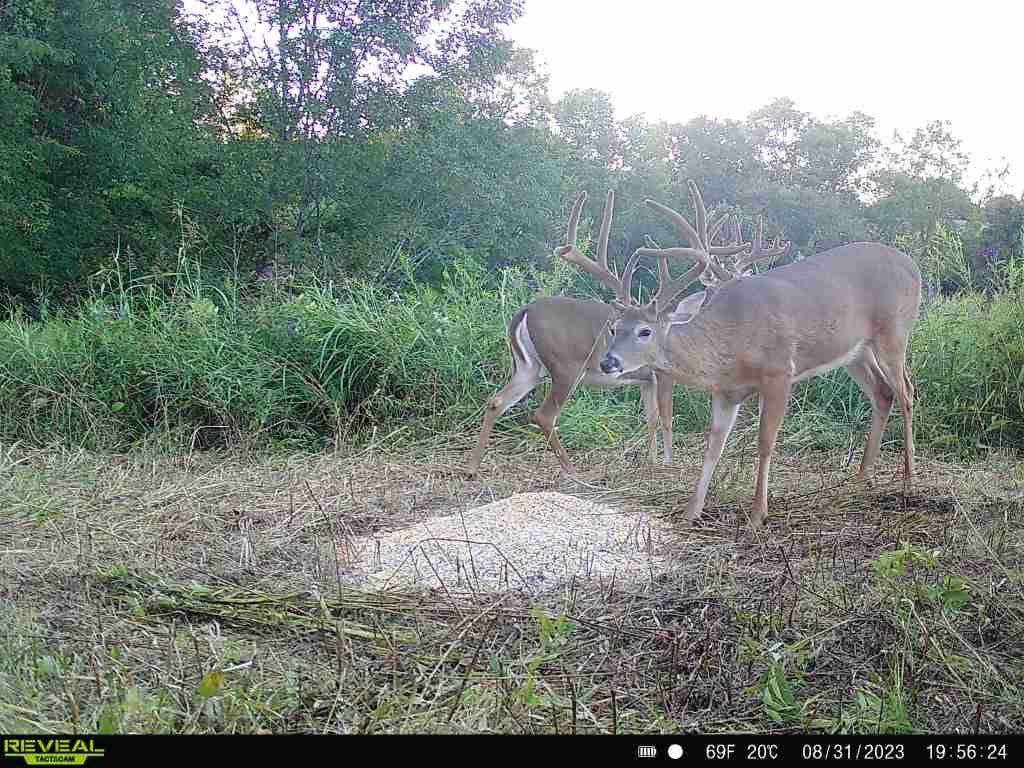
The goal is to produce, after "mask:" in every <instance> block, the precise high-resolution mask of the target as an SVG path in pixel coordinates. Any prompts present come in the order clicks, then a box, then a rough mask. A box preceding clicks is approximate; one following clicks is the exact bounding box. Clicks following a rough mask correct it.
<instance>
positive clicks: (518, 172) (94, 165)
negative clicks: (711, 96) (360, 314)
mask: <svg viewBox="0 0 1024 768" xmlns="http://www.w3.org/2000/svg"><path fill="white" fill-rule="evenodd" d="M521 5H522V3H521V2H520V0H466V2H462V3H458V4H454V3H449V2H440V1H439V0H406V1H405V2H400V3H399V2H392V1H390V0H197V1H196V2H194V3H192V4H190V7H196V8H199V9H200V10H201V13H200V14H198V15H189V14H187V13H186V12H185V10H184V8H183V5H182V3H181V2H178V1H177V0H4V2H0V287H2V288H3V292H4V293H5V294H6V295H7V296H8V297H9V299H12V300H14V301H15V302H17V303H19V304H21V305H23V306H25V307H28V308H30V309H32V310H34V311H37V310H38V309H39V307H40V306H41V303H45V302H58V303H61V302H65V301H77V300H79V299H81V298H82V297H83V296H84V295H86V294H87V293H88V291H89V290H90V288H91V287H92V286H93V282H92V280H93V278H95V277H96V276H97V275H102V274H104V273H105V272H108V271H109V270H110V269H112V268H116V269H117V271H118V273H119V274H125V275H128V276H130V277H131V278H138V277H142V276H148V277H149V278H151V279H152V280H153V281H154V282H156V283H157V284H159V282H160V281H161V279H163V276H170V275H175V274H176V273H178V272H180V266H181V260H182V258H183V257H184V256H187V258H188V259H190V260H192V261H193V262H198V263H201V264H202V266H203V269H204V275H205V276H206V277H211V278H215V279H217V280H220V279H222V278H224V277H229V278H232V279H233V280H234V282H235V284H238V283H245V282H247V281H250V280H253V279H256V278H257V277H259V276H267V275H270V274H271V273H274V274H277V275H281V274H288V273H290V272H292V271H294V270H309V271H311V272H315V273H316V274H317V275H319V276H321V277H326V278H330V277H332V276H347V277H365V278H368V279H376V280H382V281H391V282H393V283H394V284H395V287H396V288H399V287H400V286H399V283H400V282H401V278H400V277H399V276H402V275H410V274H411V275H412V276H413V277H414V279H417V280H422V281H425V282H427V283H432V284H438V283H439V281H440V279H441V275H442V272H443V271H444V270H445V269H446V268H449V267H450V266H451V265H453V264H455V263H460V262H461V261H465V260H474V261H476V262H478V263H480V264H483V265H484V266H487V267H491V268H493V267H495V266H499V265H506V264H517V263H518V264H522V263H531V262H539V263H545V262H547V261H548V260H549V259H550V258H551V256H550V254H551V249H552V247H553V246H554V245H556V244H557V243H558V242H559V238H560V237H561V235H562V230H563V227H564V221H565V216H566V213H567V210H568V207H569V205H570V204H571V202H572V200H573V198H574V197H575V193H576V191H577V190H578V189H581V188H582V189H586V190H587V191H588V192H589V193H590V199H591V201H592V202H591V204H590V206H589V207H588V212H587V213H588V216H592V217H593V216H597V215H599V206H600V201H603V199H604V192H605V190H607V189H608V188H615V189H616V190H617V195H618V198H617V199H618V203H617V215H616V218H615V221H614V222H613V231H612V243H613V248H614V252H615V253H625V252H628V251H629V250H632V249H633V248H634V247H636V246H638V245H641V244H642V243H643V240H644V237H645V235H647V234H648V233H650V234H652V235H654V236H655V237H662V238H665V239H669V238H670V237H671V235H670V233H668V232H666V231H664V230H662V229H661V224H660V223H659V221H658V220H656V219H654V218H653V217H651V216H650V214H649V213H648V212H647V210H646V208H645V207H644V206H642V205H641V202H642V199H643V198H644V197H647V196H651V197H655V198H657V199H659V200H663V201H667V202H668V203H669V204H672V205H676V206H680V207H681V208H683V209H685V207H686V200H687V196H686V193H685V183H686V180H687V179H688V178H694V179H696V180H697V181H698V183H699V184H700V185H701V189H702V190H703V192H704V195H705V198H706V201H707V202H708V204H709V206H712V205H725V206H731V207H734V208H735V209H736V210H737V211H740V212H742V213H743V214H744V215H745V216H746V217H747V218H746V221H747V226H748V227H749V226H750V217H751V216H752V215H755V214H762V213H763V214H764V215H765V217H766V221H767V226H768V231H769V233H770V234H776V233H782V234H783V235H784V236H785V237H786V238H787V239H789V240H791V241H792V242H793V243H794V245H795V246H796V248H795V249H794V253H809V252H813V251H815V250H818V249H821V248H824V247H827V246H830V245H834V244H838V243H841V242H847V241H850V240H857V239H868V238H870V239H882V240H885V241H887V242H894V243H897V244H899V245H901V246H902V247H904V248H906V249H907V250H908V251H910V252H911V253H913V254H914V255H915V257H917V258H918V259H919V261H920V263H921V265H922V268H923V269H924V270H925V274H926V278H927V279H928V281H929V287H930V289H931V290H932V291H935V290H938V289H943V290H946V291H950V290H956V289H958V288H967V287H970V288H982V289H987V288H990V287H993V286H995V287H998V285H999V284H1000V281H1001V280H1003V279H1004V278H1005V275H1006V272H1007V269H1008V267H1007V265H1008V264H1010V263H1011V260H1012V259H1013V258H1015V256H1016V255H1018V254H1019V252H1020V248H1021V239H1022V227H1024V201H1022V200H1021V199H1020V198H1016V197H1012V196H1006V195H997V194H995V193H994V191H993V190H994V189H995V188H996V187H992V188H991V189H979V188H971V187H969V186H968V185H967V181H966V170H967V162H968V159H967V157H966V156H965V155H964V153H963V152H962V150H961V146H960V142H959V141H958V140H957V138H956V137H955V136H954V135H953V134H952V133H951V132H950V129H949V127H948V126H947V125H946V124H944V123H942V122H934V123H931V124H929V125H926V126H924V127H922V128H921V129H919V130H918V131H916V132H915V133H914V134H913V135H911V136H909V137H902V138H901V137H896V138H894V140H893V141H891V142H889V143H883V142H881V141H879V139H878V138H877V137H876V136H875V131H874V120H873V119H872V118H871V117H870V116H868V115H865V114H861V113H854V114H851V115H848V116H846V117H844V118H841V119H834V120H822V119H818V118H815V117H813V116H811V115H810V114H808V113H806V112H803V111H801V110H800V109H799V108H798V106H797V105H795V104H794V103H793V102H792V101H790V100H787V99H776V100H774V101H770V102H769V103H767V104H766V105H765V106H764V107H762V108H760V109H758V110H756V111H754V112H753V113H751V114H750V115H749V116H748V117H747V118H746V119H745V120H742V121H733V120H722V119H716V118H713V117H708V116H704V117H698V118H695V119H693V120H691V121H689V122H686V123H667V122H651V121H648V120H645V119H644V118H642V117H637V116H632V117H625V118H624V119H618V118H617V117H616V116H615V115H614V113H613V110H612V106H611V104H610V101H609V99H608V96H607V95H606V94H604V93H601V92H597V91H572V92H569V93H567V94H565V95H564V96H563V97H562V98H560V99H559V100H557V101H556V102H552V101H551V100H550V98H549V95H548V91H547V84H546V81H545V79H544V77H542V76H541V74H540V73H539V71H538V69H537V68H536V66H535V63H534V61H533V58H532V56H531V54H530V52H528V51H524V50H520V49H518V48H516V47H515V46H514V45H513V44H512V43H511V42H510V41H509V39H508V37H507V27H508V25H509V24H510V23H511V22H512V21H514V20H515V19H516V18H517V17H518V15H519V14H520V13H521V11H522V8H521ZM675 98H685V92H683V93H681V94H680V95H679V96H676V97H675ZM652 106H653V105H652ZM992 181H995V182H997V181H998V179H997V178H994V177H993V179H992ZM399 264H401V268H399V267H398V265H399ZM167 279H168V280H171V279H172V278H170V277H167Z"/></svg>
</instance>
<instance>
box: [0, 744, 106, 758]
mask: <svg viewBox="0 0 1024 768" xmlns="http://www.w3.org/2000/svg"><path fill="white" fill-rule="evenodd" d="M4 757H6V758H12V759H13V758H18V757H21V758H24V760H25V763H26V764H27V765H84V764H85V761H86V760H88V759H89V758H90V757H103V749H102V748H98V747H96V745H95V744H93V740H92V739H53V738H49V739H40V738H27V739H23V738H17V739H8V738H5V739H4Z"/></svg>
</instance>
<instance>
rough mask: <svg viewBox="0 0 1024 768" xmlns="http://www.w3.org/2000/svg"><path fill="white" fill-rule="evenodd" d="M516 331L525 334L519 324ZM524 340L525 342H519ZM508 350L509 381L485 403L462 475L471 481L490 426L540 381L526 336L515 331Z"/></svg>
mask: <svg viewBox="0 0 1024 768" xmlns="http://www.w3.org/2000/svg"><path fill="white" fill-rule="evenodd" d="M518 327H519V328H522V329H523V330H524V331H525V328H524V326H523V324H522V323H521V324H520V325H519V326H518ZM524 336H525V338H523V337H524ZM510 346H511V348H512V366H513V369H514V370H513V373H512V378H511V379H509V381H508V383H507V384H506V385H505V386H504V387H502V389H501V390H500V391H498V393H497V394H495V395H494V397H492V398H491V399H490V400H489V401H488V402H487V406H486V408H485V410H484V422H483V426H482V428H481V429H480V437H479V438H478V439H477V443H476V447H475V448H474V449H473V453H472V455H471V456H470V458H469V462H468V463H467V464H466V469H465V471H466V474H467V475H469V476H470V477H473V476H474V475H475V474H476V472H477V470H478V469H479V468H480V462H481V461H482V460H483V456H484V451H486V450H487V443H488V441H489V440H490V437H491V431H492V430H493V429H494V423H495V422H496V421H497V420H498V419H500V418H501V417H502V415H504V414H505V412H506V411H508V409H509V408H511V407H512V406H513V405H515V404H516V403H518V402H519V401H520V400H522V399H523V398H524V397H526V396H527V395H528V394H530V392H532V391H533V390H534V388H536V386H537V385H538V384H540V382H541V380H542V379H543V378H544V366H543V365H541V362H540V360H539V359H538V358H537V355H536V352H535V350H534V349H533V343H532V342H530V340H529V336H528V335H527V334H523V333H522V332H521V331H519V330H517V331H516V332H515V333H513V335H512V338H511V340H510Z"/></svg>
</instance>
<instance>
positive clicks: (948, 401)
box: [0, 255, 1024, 455]
mask: <svg viewBox="0 0 1024 768" xmlns="http://www.w3.org/2000/svg"><path fill="white" fill-rule="evenodd" d="M396 269H397V273H398V274H399V276H400V282H401V283H402V285H403V286H404V287H403V288H402V289H401V291H394V290H393V289H391V288H389V287H387V286H386V285H381V284H379V283H375V282H368V281H365V280H350V281H347V282H344V283H341V284H333V283H326V282H323V281H318V280H305V281H302V280H300V281H297V282H295V283H293V286H292V288H291V290H290V291H289V292H282V291H279V290H277V289H275V288H271V287H265V288H264V289H263V290H261V291H260V292H257V293H255V294H247V293H244V292H240V290H239V288H238V287H237V286H234V285H232V284H231V283H230V282H223V281H222V282H220V283H219V284H204V283H203V282H202V281H203V280H205V279H206V278H205V277H204V276H203V275H204V272H203V271H202V270H200V269H199V266H198V264H197V263H193V262H191V261H190V260H189V259H188V258H187V257H185V258H183V261H182V262H181V269H180V272H179V277H178V278H177V282H176V283H175V287H174V289H173V291H172V292H171V293H170V294H169V295H167V296H166V297H165V296H164V294H162V293H161V292H160V291H159V290H157V288H156V286H155V285H154V284H153V282H152V281H146V280H135V281H132V280H130V279H129V277H128V275H127V274H125V273H124V271H117V270H115V271H112V272H109V273H107V274H106V275H105V276H104V278H103V279H102V280H101V281H99V282H98V283H97V284H96V287H95V294H94V297H93V298H92V299H90V300H89V301H87V302H85V303H84V304H83V305H82V306H81V307H80V308H79V309H78V310H76V311H74V312H65V313H61V314H56V315H52V316H47V317H46V319H45V321H43V322H38V321H30V320H27V319H26V318H25V317H24V315H23V313H20V312H15V313H13V314H12V315H11V316H10V318H9V319H8V320H7V321H6V322H4V323H2V324H0V434H3V435H6V436H9V437H12V438H18V439H23V440H27V441H29V442H31V443H34V444H46V443H48V442H50V441H53V440H59V441H63V442H69V443H72V444H81V445H88V446H119V445H123V444H125V443H131V442H133V441H137V440H141V439H145V438H146V437H147V436H150V435H153V434H167V435H171V436H177V437H176V438H175V439H179V440H188V441H191V442H192V444H195V445H220V444H224V443H225V442H234V441H239V440H246V441H251V440H256V441H265V440H273V441H286V442H292V443H298V444H304V445H309V446H317V445H321V444H323V443H324V442H326V441H331V440H336V439H339V438H340V437H341V436H343V435H344V436H346V439H353V440H354V439H359V437H360V435H362V434H364V428H366V429H370V428H371V427H372V428H376V429H377V430H378V432H382V433H384V434H387V433H390V432H392V431H395V430H408V429H415V430H427V431H429V432H431V433H436V432H444V433H464V432H472V431H474V430H475V429H477V428H478V425H479V419H480V418H481V410H482V408H483V406H484V403H485V402H486V400H487V399H488V398H489V397H490V396H491V395H492V394H493V393H494V392H495V391H496V390H497V389H498V388H500V387H501V386H502V385H503V384H504V383H505V381H506V380H507V377H508V375H509V373H510V369H509V365H510V362H509V358H508V352H507V342H506V335H507V325H508V321H509V320H510V318H511V317H512V315H513V314H514V313H515V312H516V310H518V309H519V308H520V307H521V306H523V305H524V304H525V303H526V302H528V301H530V300H531V299H532V298H534V297H535V296H537V295H548V294H551V293H558V292H562V291H565V292H568V293H586V292H587V291H586V290H580V289H579V288H577V287H575V285H574V284H573V283H570V282H568V280H569V279H574V280H575V279H578V278H579V276H578V275H577V274H575V273H574V272H573V271H572V270H570V269H569V268H568V267H566V266H564V265H561V264H560V265H558V267H557V268H556V269H553V270H550V271H549V270H540V269H522V268H519V267H513V268H506V269H501V270H499V271H498V272H497V273H494V272H492V271H490V270H489V269H488V267H486V266H485V265H484V264H483V263H482V260H481V259H473V258H471V257H470V256H468V255H467V256H464V257H463V258H462V259H460V260H459V261H458V262H456V263H455V264H454V265H453V266H451V267H450V268H447V269H445V270H444V271H443V274H442V275H441V277H440V283H439V285H431V284H429V283H425V282H421V281H419V280H417V279H416V278H415V277H414V276H413V275H412V274H411V272H412V271H413V270H414V269H415V266H414V265H412V264H411V263H409V261H408V260H407V259H399V266H398V267H397V268H396ZM583 287H584V288H588V289H589V287H588V286H583ZM1018 295H1019V294H1018ZM910 358H911V371H912V375H913V380H914V383H915V387H916V390H917V397H916V412H915V420H914V428H915V435H916V439H917V441H918V443H919V445H924V446H929V447H931V448H933V449H938V450H943V451H955V452H958V453H961V454H963V455H969V454H971V453H974V452H976V451H979V450H983V449H985V448H987V447H990V446H994V447H1005V448H1017V449H1020V448H1022V447H1024V400H1022V398H1024V394H1022V393H1024V379H1022V376H1024V374H1022V370H1024V310H1022V303H1021V302H1020V300H1019V299H1018V298H1017V297H1016V295H1010V294H1006V295H1000V296H997V297H995V298H991V299H989V298H985V297H983V296H981V295H965V296H962V297H957V298H950V299H945V298H940V299H936V300H935V301H933V302H932V303H931V304H929V305H928V306H927V307H926V309H925V311H924V312H923V315H922V317H921V319H920V320H919V321H918V323H917V325H916V326H915V329H914V333H913V335H912V337H911V349H910ZM546 386H547V385H541V387H540V388H539V389H538V391H537V392H536V393H535V394H534V395H533V396H532V398H534V399H536V398H540V397H543V395H544V392H545V388H546ZM674 402H675V426H676V429H677V430H678V431H702V430H703V429H704V428H705V427H706V424H707V419H708V398H707V396H706V394H704V393H700V392H696V391H693V390H690V389H689V388H687V387H682V386H678V387H676V388H675V392H674ZM529 407H531V405H530V399H529V398H528V399H527V400H526V401H524V402H523V403H522V404H521V405H520V406H518V407H517V409H514V410H513V411H512V412H510V413H509V415H508V416H507V417H506V418H505V419H503V420H502V421H501V422H500V426H499V428H500V429H505V428H507V427H508V426H509V425H511V424H513V423H514V422H515V421H516V414H517V412H518V411H519V410H520V409H523V408H529ZM869 422H870V407H869V404H868V401H867V399H866V398H865V397H864V395H863V393H862V392H861V391H860V389H859V388H858V387H857V385H856V384H855V383H854V382H853V381H852V380H851V379H850V377H849V376H848V375H847V374H846V372H845V371H842V370H839V371H834V372H832V373H830V374H829V375H827V376H821V377H817V378H815V379H811V380H809V381H806V382H801V384H799V385H798V386H797V388H796V389H795V391H794V396H793V400H792V402H791V404H790V407H789V411H788V414H787V418H786V420H785V422H784V436H785V439H786V440H787V442H788V443H789V444H790V445H791V446H799V447H806V448H818V449H826V450H836V449H839V448H844V447H846V446H847V445H849V444H850V441H851V439H855V440H859V439H862V437H863V432H864V431H865V430H866V429H867V427H868V424H869ZM559 425H560V435H561V437H562V440H563V442H564V443H565V444H566V445H567V446H573V447H577V448H579V447H593V446H599V445H619V444H622V442H623V441H625V440H628V439H632V438H633V437H634V436H636V435H638V434H639V431H641V430H643V429H644V426H643V419H642V416H641V409H640V405H639V393H638V392H637V391H635V390H629V389H625V390H619V391H616V392H598V391H594V390H590V389H586V388H583V387H580V388H578V389H577V390H576V392H575V393H574V396H573V398H572V399H571V400H570V402H569V404H568V406H567V407H566V409H565V411H564V413H563V416H562V418H561V420H560V422H559ZM889 432H890V434H892V435H893V438H894V439H895V440H896V441H897V442H898V443H901V442H902V439H903V437H902V419H901V418H900V416H899V412H898V409H897V410H895V412H894V415H893V416H892V417H891V418H890V422H889ZM527 433H528V434H532V435H533V437H534V438H536V439H537V441H538V445H539V444H540V438H539V435H538V434H537V433H536V430H527Z"/></svg>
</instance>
